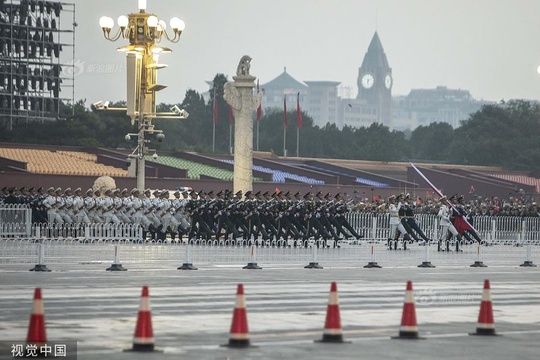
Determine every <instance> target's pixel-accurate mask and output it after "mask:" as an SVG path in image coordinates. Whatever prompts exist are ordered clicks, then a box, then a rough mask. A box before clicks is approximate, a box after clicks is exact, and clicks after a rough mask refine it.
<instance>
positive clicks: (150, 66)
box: [99, 0, 189, 191]
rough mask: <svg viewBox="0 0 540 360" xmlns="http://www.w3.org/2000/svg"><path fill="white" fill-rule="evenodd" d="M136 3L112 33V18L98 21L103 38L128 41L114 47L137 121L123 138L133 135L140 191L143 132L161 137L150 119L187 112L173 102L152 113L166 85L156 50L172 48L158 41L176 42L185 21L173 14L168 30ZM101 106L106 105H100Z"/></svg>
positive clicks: (140, 1) (143, 1) (140, 0)
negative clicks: (124, 65)
mask: <svg viewBox="0 0 540 360" xmlns="http://www.w3.org/2000/svg"><path fill="white" fill-rule="evenodd" d="M138 4H139V12H138V13H132V14H129V15H127V16H126V15H121V16H119V17H118V20H117V24H118V27H119V28H118V30H117V31H116V33H112V30H113V27H114V20H113V19H112V18H110V17H107V16H103V17H101V19H99V25H100V26H101V29H102V30H103V36H104V37H105V39H107V40H109V41H116V40H118V39H120V37H122V38H123V39H127V40H128V41H129V45H125V46H121V47H119V48H118V51H121V52H124V53H125V54H126V58H127V108H126V109H125V110H126V112H127V115H128V116H129V117H130V118H131V124H132V125H134V124H135V123H137V129H138V130H137V133H136V134H128V135H127V136H126V138H128V136H129V137H131V136H136V137H137V147H136V148H135V150H134V151H133V153H131V154H130V155H129V158H130V159H133V158H134V159H136V162H137V163H136V164H137V171H136V174H137V188H138V189H140V190H141V191H142V190H144V188H145V169H144V167H145V155H147V154H148V152H149V149H148V147H147V144H148V143H149V142H150V140H148V139H145V134H149V135H155V136H156V138H157V140H158V141H160V142H161V141H163V139H164V137H165V136H164V135H163V131H162V130H157V129H155V128H154V125H153V124H152V120H153V119H156V118H175V119H186V118H187V117H188V116H189V114H188V113H187V112H186V111H185V110H183V109H179V108H178V107H177V106H176V105H175V106H174V107H173V108H172V109H171V112H166V113H156V92H158V91H160V90H163V89H164V88H166V86H165V85H160V84H158V83H157V70H159V69H162V68H164V67H166V66H167V65H165V64H160V63H159V62H158V60H159V54H162V53H169V52H171V51H172V50H171V49H169V48H167V47H164V46H160V45H158V44H159V43H160V42H161V40H162V39H163V38H166V39H167V40H168V41H170V42H173V43H176V42H178V41H179V40H180V35H181V34H182V31H184V28H185V24H184V22H183V21H182V20H180V19H179V18H177V17H173V18H172V19H171V21H170V23H169V24H170V27H171V29H172V33H169V32H168V31H167V25H166V23H165V21H163V20H159V19H158V18H157V17H156V15H154V14H150V13H147V12H146V0H138ZM103 110H107V109H106V108H103ZM154 154H155V153H154Z"/></svg>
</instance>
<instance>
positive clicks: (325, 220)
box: [0, 187, 363, 247]
mask: <svg viewBox="0 0 540 360" xmlns="http://www.w3.org/2000/svg"><path fill="white" fill-rule="evenodd" d="M2 192H3V194H2V195H1V196H0V204H1V203H4V204H27V205H29V206H30V207H31V208H32V220H33V222H36V223H47V224H56V225H57V226H64V225H70V226H71V225H73V224H75V225H76V224H86V225H90V224H96V223H99V224H140V225H141V226H142V228H143V229H144V238H146V239H149V240H160V239H161V240H164V239H166V238H170V239H171V240H172V241H182V240H183V239H186V238H187V239H190V240H191V239H195V240H198V239H204V240H211V239H212V240H228V241H230V242H231V243H235V242H237V241H243V242H247V241H249V240H252V239H263V240H265V241H270V242H271V243H273V244H276V245H278V246H285V245H290V246H300V245H303V246H305V245H307V242H308V241H309V239H317V240H320V241H319V242H317V243H318V244H320V245H322V246H328V247H329V246H331V245H332V246H334V247H338V246H339V244H338V240H342V239H352V238H354V239H357V240H359V239H361V238H362V237H363V236H362V235H360V234H358V233H357V232H356V231H355V229H354V228H353V227H352V226H351V225H350V224H349V222H348V221H347V218H346V215H347V212H348V211H349V209H348V204H347V203H346V202H345V200H344V199H343V197H342V195H341V194H340V193H338V194H336V195H334V196H332V195H331V194H329V193H327V194H323V193H322V192H318V193H316V194H313V193H311V192H308V193H307V194H305V195H301V194H300V193H299V192H297V193H295V194H292V193H289V192H285V193H284V192H274V193H270V192H265V193H261V192H256V193H253V192H251V191H247V192H246V193H245V194H243V193H242V192H241V191H239V192H237V193H233V192H232V191H229V190H222V191H219V192H218V193H216V194H214V192H213V191H210V192H204V191H199V192H196V191H187V190H186V191H182V192H180V191H175V192H169V191H168V190H163V191H159V190H156V191H151V190H150V189H146V190H144V191H143V192H141V191H139V190H138V189H133V190H131V191H129V190H128V189H123V190H120V189H110V190H106V191H104V193H103V194H102V193H101V192H100V191H99V190H93V189H88V190H86V191H85V192H83V191H82V189H81V188H77V189H75V190H72V189H71V188H67V189H64V190H62V189H61V188H53V187H51V188H49V189H47V190H45V189H44V188H39V189H33V188H31V189H27V188H21V189H14V188H4V189H2ZM171 193H172V194H171ZM171 195H172V196H171Z"/></svg>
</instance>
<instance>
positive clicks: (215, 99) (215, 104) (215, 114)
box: [214, 87, 218, 124]
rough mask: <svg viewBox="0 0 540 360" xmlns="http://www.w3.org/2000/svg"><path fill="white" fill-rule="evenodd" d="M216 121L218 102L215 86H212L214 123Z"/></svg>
mask: <svg viewBox="0 0 540 360" xmlns="http://www.w3.org/2000/svg"><path fill="white" fill-rule="evenodd" d="M217 122H218V103H217V98H216V88H215V87H214V124H217Z"/></svg>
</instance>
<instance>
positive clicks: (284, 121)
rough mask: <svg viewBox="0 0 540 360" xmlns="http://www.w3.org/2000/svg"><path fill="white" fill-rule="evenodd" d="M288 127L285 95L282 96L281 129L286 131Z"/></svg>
mask: <svg viewBox="0 0 540 360" xmlns="http://www.w3.org/2000/svg"><path fill="white" fill-rule="evenodd" d="M288 126H289V123H288V122H287V95H283V127H284V128H285V129H286V128H287V127H288Z"/></svg>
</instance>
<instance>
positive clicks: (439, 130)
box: [409, 123, 454, 162]
mask: <svg viewBox="0 0 540 360" xmlns="http://www.w3.org/2000/svg"><path fill="white" fill-rule="evenodd" d="M453 139H454V129H453V128H452V126H451V125H450V124H447V123H431V124H429V125H427V126H422V125H421V126H418V127H417V128H416V129H415V130H414V131H413V132H412V134H411V139H410V141H409V143H410V148H411V158H413V159H420V160H430V161H441V162H442V161H445V160H446V159H447V158H448V152H449V148H450V144H451V143H452V141H453Z"/></svg>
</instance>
